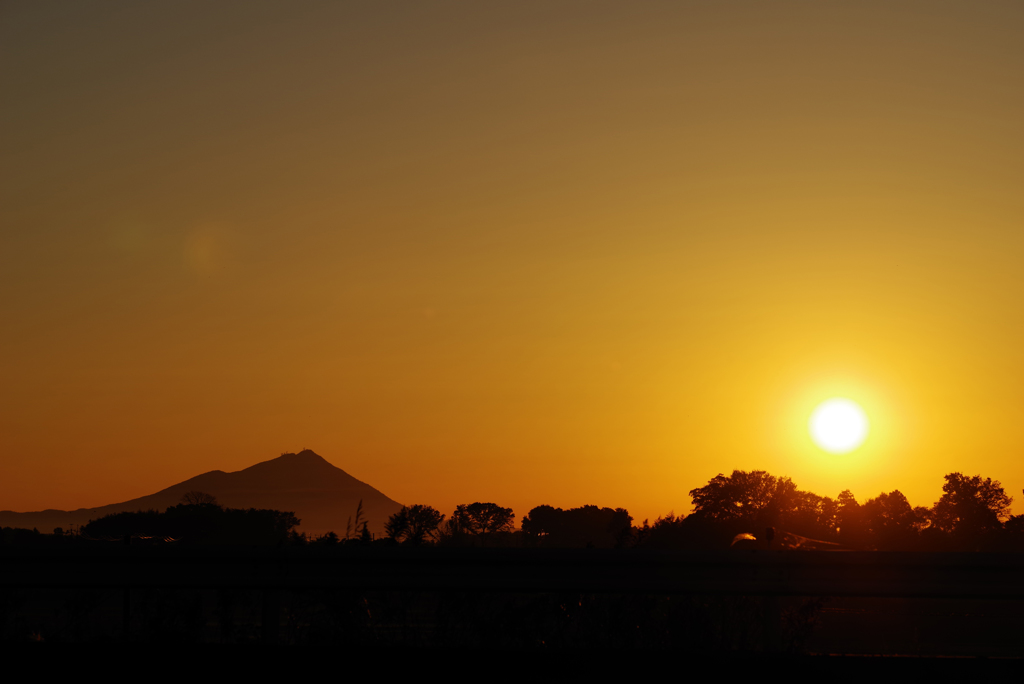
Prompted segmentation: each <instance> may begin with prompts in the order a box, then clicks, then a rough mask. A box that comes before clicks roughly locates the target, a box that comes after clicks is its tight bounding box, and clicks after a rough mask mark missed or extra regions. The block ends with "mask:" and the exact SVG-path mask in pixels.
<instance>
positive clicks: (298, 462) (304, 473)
mask: <svg viewBox="0 0 1024 684" xmlns="http://www.w3.org/2000/svg"><path fill="white" fill-rule="evenodd" d="M190 491H201V492H205V493H207V494H212V495H213V496H215V497H217V501H218V503H220V504H221V505H222V506H225V507H228V508H274V509H277V510H282V511H291V512H293V513H294V514H295V516H296V517H298V518H299V520H301V523H300V525H299V527H298V529H299V531H301V532H306V533H308V534H313V535H318V534H324V533H326V532H329V531H332V530H333V531H334V532H336V533H338V534H339V535H343V534H344V533H345V527H346V523H347V521H348V519H349V518H350V517H352V516H354V515H355V510H356V506H357V505H358V504H359V502H360V501H362V502H363V519H364V520H366V521H367V522H368V526H369V530H370V532H372V533H374V534H378V535H379V534H382V533H383V531H384V523H385V522H386V521H387V519H388V518H389V517H390V516H391V515H393V514H394V513H396V512H398V510H399V509H400V508H401V507H402V504H400V503H398V502H397V501H394V500H392V499H391V498H389V497H388V496H386V495H385V494H383V493H382V492H381V491H380V490H378V489H376V488H375V487H373V486H371V485H369V484H367V483H365V482H363V481H362V480H359V479H356V478H355V477H353V476H351V475H349V474H348V473H347V472H345V471H344V470H342V469H341V468H338V467H337V466H335V465H333V464H332V463H330V462H329V461H327V460H326V459H325V458H323V457H322V456H320V455H319V454H317V453H316V452H314V451H312V450H311V449H303V450H302V451H300V452H298V453H285V454H281V455H280V456H278V457H277V458H272V459H269V460H266V461H260V462H258V463H255V464H253V465H251V466H249V467H247V468H243V469H241V470H237V471H233V472H225V471H223V470H219V469H217V470H210V471H207V472H205V473H201V474H199V475H195V476H194V477H190V478H188V479H187V480H183V481H182V482H178V483H177V484H173V485H171V486H170V487H165V488H164V489H161V490H159V491H157V492H154V493H153V494H148V495H146V496H141V497H136V498H134V499H129V500H127V501H122V502H120V503H114V504H107V505H105V506H96V507H93V508H79V509H75V510H71V511H64V510H59V509H53V508H49V509H45V510H42V511H31V512H25V513H20V512H15V511H0V527H24V528H33V527H34V528H37V529H38V530H39V531H40V532H50V531H52V529H53V528H55V527H64V528H67V527H69V526H70V525H84V524H86V523H87V522H89V520H95V519H97V518H100V517H103V516H104V515H110V514H112V513H120V512H122V511H136V510H150V509H155V510H161V511H162V510H164V509H166V508H168V507H170V506H174V505H176V504H178V503H181V497H182V496H183V495H184V494H185V493H187V492H190Z"/></svg>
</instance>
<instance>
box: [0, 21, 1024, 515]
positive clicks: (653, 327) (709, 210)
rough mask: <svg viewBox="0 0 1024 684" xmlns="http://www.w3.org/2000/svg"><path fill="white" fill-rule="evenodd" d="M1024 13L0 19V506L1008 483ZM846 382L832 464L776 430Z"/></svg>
mask: <svg viewBox="0 0 1024 684" xmlns="http://www.w3.org/2000/svg"><path fill="white" fill-rule="evenodd" d="M1022 29H1024V8H1021V7H1020V6H1018V5H1014V4H1011V3H991V4H986V5H984V6H977V5H976V4H973V3H952V2H929V3H907V4H902V5H900V6H899V7H898V8H894V7H892V6H891V5H890V4H888V3H881V2H864V3H858V4H857V5H855V6H845V7H844V6H823V5H820V4H818V3H812V2H769V3H761V4H759V5H757V6H756V7H740V6H736V7H731V8H727V7H719V6H715V5H708V4H700V3H682V4H680V3H645V5H644V7H626V6H621V5H615V4H611V3H608V4H604V3H586V4H583V3H519V4H517V5H515V6H502V7H480V6H477V5H474V4H472V3H445V4H440V5H433V6H421V5H414V4H394V5H386V6H384V5H373V6H353V5H336V4H333V3H309V4H306V5H304V6H303V8H302V9H301V10H296V9H294V8H293V7H291V6H289V5H287V4H283V3H272V2H248V3H219V4H218V5H217V6H214V7H209V6H207V5H205V4H204V3H190V2H182V3H173V4H161V3H152V4H147V5H145V6H138V5H135V4H132V3H107V4H102V5H93V6H92V7H89V6H80V5H77V4H74V3H63V4H62V3H55V4H52V5H48V6H47V7H34V6H7V7H5V8H3V9H0V56H2V59H0V89H2V91H3V92H5V93H7V95H6V97H5V98H4V102H3V104H2V105H0V146H2V147H0V174H2V176H0V177H2V179H3V182H2V183H0V315H2V319H3V320H4V321H5V334H4V335H3V336H2V341H0V352H2V357H0V358H2V359H3V361H2V362H0V386H2V387H3V391H2V392H0V454H3V456H2V458H0V509H13V510H37V509H40V508H76V507H81V506H94V505H101V504H106V503H112V502H114V501H121V500H125V499H129V498H133V497H135V496H140V495H144V494H148V493H151V492H152V491H156V490H157V489H160V488H163V487H165V486H168V485H170V484H172V483H174V482H178V481H180V480H183V479H185V478H187V477H191V476H193V475H196V474H198V473H200V472H205V471H207V470H212V469H217V468H219V469H222V470H237V469H241V468H244V467H247V466H248V465H251V464H253V463H255V462H258V461H262V460H266V459H268V458H272V457H274V456H276V455H277V454H279V453H281V452H283V451H298V450H300V449H302V448H304V447H308V448H311V449H313V450H315V451H316V452H317V453H319V454H321V455H322V456H324V457H325V458H326V459H327V460H329V461H331V462H332V463H334V464H335V465H338V466H339V467H341V468H343V469H345V470H347V471H348V472H350V473H351V474H353V475H354V476H356V477H358V478H359V479H362V480H364V481H366V482H368V483H370V484H372V485H373V486H375V487H377V488H379V489H381V490H382V491H383V492H384V493H386V494H387V495H389V496H391V497H392V498H394V499H396V500H398V501H401V502H403V503H416V502H424V503H430V504H432V505H435V506H436V507H438V508H439V509H440V510H442V512H445V513H450V510H451V509H452V508H453V507H454V505H455V504H458V503H467V502H471V501H494V502H496V503H499V504H501V505H505V506H513V508H514V509H515V512H516V515H517V518H521V517H522V516H523V515H525V513H526V512H527V511H528V509H529V508H530V507H532V506H535V505H538V504H542V503H547V504H551V505H556V506H562V507H568V506H577V505H583V504H588V503H592V504H597V505H602V506H624V507H626V508H628V509H629V510H630V512H631V513H632V514H633V515H634V518H637V519H638V520H642V519H643V518H652V519H653V518H654V517H656V516H657V515H659V514H664V513H667V512H668V511H669V510H674V511H675V512H676V513H680V512H686V511H688V510H689V506H690V501H689V497H688V496H687V492H688V491H689V490H690V489H693V488H694V487H698V486H701V485H703V484H704V483H706V482H707V480H708V479H709V478H711V477H713V476H714V475H715V474H717V473H719V472H724V473H729V472H731V471H732V470H733V469H745V470H750V469H764V470H768V471H769V472H771V473H773V474H776V475H786V476H789V477H791V478H793V480H794V481H795V482H796V483H797V484H798V485H799V486H800V487H801V488H802V489H807V490H810V491H814V492H816V493H818V494H822V495H828V496H833V497H834V496H836V495H837V494H838V493H839V491H841V490H842V489H845V488H849V489H851V490H852V491H853V492H854V494H855V495H856V496H857V497H858V499H859V500H861V501H863V500H864V499H866V498H868V497H872V496H876V495H877V494H878V493H879V492H881V491H890V490H892V489H896V488H898V489H900V490H901V491H903V492H904V493H905V494H906V495H907V496H908V498H909V499H910V501H911V503H912V504H914V505H931V504H932V503H934V501H936V500H937V499H938V497H939V496H940V495H941V485H942V477H943V475H944V474H945V473H947V472H951V471H963V472H965V473H968V474H975V473H980V474H982V475H983V476H986V477H992V478H994V479H998V480H1000V481H1001V482H1002V483H1003V485H1004V486H1005V487H1006V489H1007V492H1008V493H1009V494H1011V495H1013V494H1014V493H1015V492H1016V493H1017V495H1016V497H1015V498H1016V499H1017V501H1016V502H1015V503H1016V508H1015V510H1016V511H1021V510H1022V509H1021V508H1020V506H1021V505H1022V503H1024V500H1022V499H1021V497H1020V494H1019V493H1020V491H1021V487H1024V462H1022V460H1021V458H1020V457H1019V455H1018V454H1019V452H1020V450H1021V448H1022V446H1024V426H1022V424H1021V423H1022V422H1021V421H1020V420H1019V415H1020V413H1021V409H1022V405H1024V394H1022V391H1021V389H1020V388H1021V387H1024V383H1022V380H1024V360H1021V358H1020V356H1019V354H1018V353H1017V352H1018V350H1019V349H1020V348H1022V346H1024V345H1022V343H1024V314H1022V312H1021V310H1020V308H1019V307H1017V306H1016V304H1017V299H1018V293H1020V292H1021V290H1022V289H1024V273H1022V270H1021V269H1020V267H1019V264H1020V262H1021V257H1022V256H1024V230H1022V229H1021V226H1022V218H1024V199H1022V197H1021V195H1020V193H1019V191H1018V188H1019V187H1020V181H1021V180H1022V176H1024V150H1022V149H1021V148H1022V147H1024V138H1022V136H1021V135H1020V132H1019V127H1020V123H1019V122H1020V121H1021V120H1022V115H1024V85H1022V83H1024V80H1022V79H1021V78H1020V76H1021V71H1022V67H1024V45H1022V44H1021V42H1020V40H1019V36H1020V35H1021V30H1022ZM832 396H848V397H849V398H851V399H854V400H856V401H858V402H860V403H861V404H862V405H863V406H864V408H865V410H866V411H867V413H868V415H869V418H870V420H871V423H872V433H871V435H870V437H869V439H868V442H867V443H866V444H865V445H864V446H863V447H862V448H861V449H859V450H858V451H856V452H854V453H852V454H848V455H845V456H838V457H837V456H830V455H825V454H823V453H822V452H821V451H820V450H817V449H816V448H815V447H814V446H813V445H812V444H811V442H810V439H809V437H808V435H807V431H806V421H807V418H808V416H809V414H810V411H811V410H812V409H813V407H814V406H815V405H816V404H817V403H818V402H820V401H822V400H824V399H827V398H829V397H832Z"/></svg>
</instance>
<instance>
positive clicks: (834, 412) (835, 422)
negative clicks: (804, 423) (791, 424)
mask: <svg viewBox="0 0 1024 684" xmlns="http://www.w3.org/2000/svg"><path fill="white" fill-rule="evenodd" d="M809 427H810V429H811V438H812V439H813V440H814V443H815V444H817V445H818V446H820V447H821V448H822V449H824V450H825V451H828V452H830V453H833V454H845V453H847V452H848V451H853V450H854V449H856V448H857V447H859V446H860V445H861V444H862V443H863V442H864V438H866V437H867V436H868V417H867V415H866V414H865V413H864V410H863V409H862V408H861V407H860V406H858V405H857V404H856V403H855V402H852V401H850V400H849V399H829V400H828V401H825V402H822V403H821V404H819V405H818V408H816V409H814V413H812V414H811V422H810V426H809Z"/></svg>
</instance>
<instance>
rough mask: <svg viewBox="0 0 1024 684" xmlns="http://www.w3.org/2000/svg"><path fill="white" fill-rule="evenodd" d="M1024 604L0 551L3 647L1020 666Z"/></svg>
mask: <svg viewBox="0 0 1024 684" xmlns="http://www.w3.org/2000/svg"><path fill="white" fill-rule="evenodd" d="M1022 608H1024V557H1022V556H1019V555H1017V554H981V553H970V554H967V553H965V554H925V553H921V554H910V553H906V554H903V553H877V552H870V553H867V552H866V553H852V552H851V553H846V552H835V553H831V552H793V551H777V552H770V551H722V552H692V553H687V552H644V551H641V550H626V551H607V550H594V549H582V550H555V549H551V550H545V549H440V548H421V549H415V548H412V549H409V548H366V549H359V548H344V549H333V550H320V549H310V548H298V549H297V548H282V549H278V550H266V549H258V550H257V549H238V548H236V549H182V548H173V547H162V548H161V547H154V548H132V547H124V546H120V545H116V544H114V545H101V546H98V547H96V548H88V549H82V548H77V549H73V550H72V549H67V550H65V549H43V550H40V549H33V550H26V549H21V550H19V549H11V550H5V551H4V552H3V553H2V554H0V640H2V642H3V644H5V645H6V646H7V647H8V648H12V647H15V648H27V649H32V648H33V645H36V646H38V645H40V644H66V645H69V646H70V645H75V644H78V645H93V646H107V647H111V648H119V647H122V646H124V645H126V644H131V645H133V646H134V647H140V648H145V647H147V646H149V647H152V646H160V647H169V646H173V647H175V648H180V647H184V646H186V645H187V646H195V647H200V648H206V649H210V648H214V649H216V648H228V649H233V648H252V647H266V646H271V645H276V646H277V647H283V646H300V647H301V646H303V645H306V646H311V647H326V648H329V649H330V650H331V652H351V653H359V652H372V651H384V652H388V651H391V652H405V653H408V652H410V651H415V650H423V651H429V652H438V651H444V650H447V649H467V648H472V649H497V650H506V651H507V650H514V651H519V652H523V653H530V654H534V655H538V654H544V653H557V652H572V651H577V650H600V651H604V652H613V651H614V652H617V651H622V650H625V649H629V650H632V649H639V650H651V651H662V652H664V653H672V654H689V655H691V656H700V657H702V658H725V659H730V660H731V659H736V658H740V659H743V658H747V659H750V658H754V659H766V658H767V659H771V660H779V659H788V658H794V657H796V658H802V659H803V660H804V661H808V658H810V661H814V660H816V659H815V658H814V656H824V655H837V654H844V655H847V656H850V655H858V656H872V657H875V656H890V657H892V656H896V657H899V658H902V659H912V658H920V657H922V656H925V657H932V658H935V657H942V658H950V657H975V658H976V657H984V658H1021V657H1024V621H1022V620H1021V610H1022ZM808 662H809V661H808Z"/></svg>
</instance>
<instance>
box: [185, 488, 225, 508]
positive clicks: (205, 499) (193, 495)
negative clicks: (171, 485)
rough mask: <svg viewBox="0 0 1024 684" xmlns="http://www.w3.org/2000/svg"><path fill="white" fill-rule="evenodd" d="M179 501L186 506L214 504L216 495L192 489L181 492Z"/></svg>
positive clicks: (215, 503)
mask: <svg viewBox="0 0 1024 684" xmlns="http://www.w3.org/2000/svg"><path fill="white" fill-rule="evenodd" d="M181 503H183V504H185V505H188V506H216V505H217V497H215V496H214V495H213V494H207V493H206V492H198V491H196V490H192V491H191V492H185V493H184V494H182V496H181Z"/></svg>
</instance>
